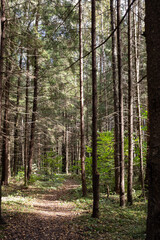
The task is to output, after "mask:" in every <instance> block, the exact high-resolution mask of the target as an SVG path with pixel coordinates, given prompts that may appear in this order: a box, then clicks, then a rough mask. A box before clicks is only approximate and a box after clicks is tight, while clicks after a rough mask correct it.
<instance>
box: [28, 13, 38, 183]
mask: <svg viewBox="0 0 160 240" xmlns="http://www.w3.org/2000/svg"><path fill="white" fill-rule="evenodd" d="M38 18H39V11H38V12H37V15H36V24H35V27H36V31H37V32H38ZM37 98H38V50H37V47H36V49H35V50H34V96H33V111H32V123H31V137H30V144H29V158H28V171H27V179H28V180H29V179H30V176H31V173H32V162H33V149H34V141H35V126H36V117H37Z"/></svg>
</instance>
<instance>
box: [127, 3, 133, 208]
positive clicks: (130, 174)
mask: <svg viewBox="0 0 160 240" xmlns="http://www.w3.org/2000/svg"><path fill="white" fill-rule="evenodd" d="M130 4H131V0H128V7H129V6H130ZM132 187H133V79H132V29H131V9H130V10H129V12H128V187H127V200H128V203H129V204H131V205H132V203H133V199H132Z"/></svg>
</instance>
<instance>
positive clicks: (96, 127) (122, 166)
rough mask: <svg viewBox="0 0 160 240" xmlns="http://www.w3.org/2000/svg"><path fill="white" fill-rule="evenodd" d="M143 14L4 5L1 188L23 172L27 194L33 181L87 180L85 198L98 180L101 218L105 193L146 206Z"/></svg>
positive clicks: (89, 5)
mask: <svg viewBox="0 0 160 240" xmlns="http://www.w3.org/2000/svg"><path fill="white" fill-rule="evenodd" d="M144 8H145V6H144V1H143V0H137V1H136V0H134V1H130V0H128V1H118V0H117V1H115V0H110V1H104V0H101V1H96V2H95V1H91V2H88V1H82V0H81V1H77V2H76V1H69V0H68V1H65V0H64V1H49V0H34V1H33V0H31V1H21V0H18V1H16V2H13V1H7V2H5V0H3V1H1V49H0V112H1V118H0V119H1V122H0V128H1V130H0V131H1V132H2V134H1V173H2V177H1V183H2V184H4V185H7V184H9V179H10V177H11V176H16V175H17V174H18V173H20V172H22V173H24V182H25V185H27V184H28V181H31V180H32V178H33V177H34V174H33V173H35V172H41V173H42V174H45V175H46V176H49V175H50V176H51V175H53V174H55V173H67V174H68V173H74V174H77V175H78V174H80V173H82V189H83V195H84V196H85V195H86V189H87V187H86V184H87V186H88V189H90V186H91V180H92V173H93V186H94V187H93V189H94V190H95V195H94V198H95V199H96V204H97V205H96V207H95V208H96V210H95V211H96V212H94V211H93V216H95V217H98V199H99V191H100V192H106V191H107V192H108V195H109V192H111V193H114V192H116V193H117V194H120V205H121V206H124V205H125V202H128V203H130V204H132V203H133V196H132V193H133V189H134V190H141V192H142V195H141V196H143V197H145V182H146V183H147V180H149V179H147V177H146V173H145V170H146V155H147V101H148V100H147V84H146V50H145V37H144V35H145V34H144V31H145V29H144V16H145V13H144ZM91 16H92V17H91ZM95 20H96V21H95ZM95 33H96V34H95ZM91 43H92V44H91ZM95 52H96V55H95ZM1 109H2V111H1ZM92 112H93V115H92ZM92 156H93V164H92ZM92 166H93V169H92ZM99 175H100V181H99ZM145 179H146V181H145ZM98 181H99V183H98ZM99 186H100V189H99ZM125 191H127V201H126V199H125Z"/></svg>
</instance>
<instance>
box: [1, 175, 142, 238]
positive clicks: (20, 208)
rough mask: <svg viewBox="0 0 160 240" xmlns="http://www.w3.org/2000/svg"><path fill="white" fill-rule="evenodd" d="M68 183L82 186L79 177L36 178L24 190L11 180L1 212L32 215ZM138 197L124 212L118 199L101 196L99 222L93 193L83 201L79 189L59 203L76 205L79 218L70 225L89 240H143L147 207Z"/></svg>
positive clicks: (111, 196) (68, 193)
mask: <svg viewBox="0 0 160 240" xmlns="http://www.w3.org/2000/svg"><path fill="white" fill-rule="evenodd" d="M35 179H36V181H35ZM67 179H69V180H71V181H72V180H73V181H74V182H77V183H80V182H79V178H78V177H75V176H66V175H61V174H59V175H54V176H53V178H51V179H48V178H47V177H46V176H44V175H37V176H34V177H33V178H31V181H30V184H29V186H27V187H24V186H23V185H22V182H21V183H20V181H21V180H20V181H19V182H18V181H15V179H12V181H11V184H10V185H9V186H7V187H3V198H2V209H3V213H4V215H8V214H11V213H12V212H21V213H23V212H25V211H27V212H28V211H32V208H33V206H32V204H33V200H34V199H37V198H41V197H42V196H43V194H45V193H47V191H50V190H56V189H57V188H58V187H60V186H61V185H62V184H63V182H64V181H65V180H67ZM136 194H137V195H136ZM139 195H140V193H138V192H135V194H134V204H133V205H132V206H126V207H124V208H121V207H119V197H118V196H117V195H115V194H113V195H110V197H109V198H107V195H106V194H104V193H103V194H100V202H99V203H100V217H99V219H95V218H92V217H91V214H92V193H91V191H89V193H88V195H87V197H82V192H81V187H80V186H78V187H77V188H75V189H71V190H69V191H68V192H66V193H65V194H64V195H62V196H61V199H59V200H61V201H62V202H71V203H74V206H75V207H74V211H75V212H77V215H76V217H75V218H74V219H73V221H72V223H71V224H73V228H74V227H76V228H77V229H78V232H79V234H80V235H82V236H83V237H84V238H85V239H86V240H87V239H88V240H92V239H96V240H101V239H104V240H110V239H111V240H134V239H137V240H144V239H145V225H146V208H147V207H146V205H147V204H146V202H145V201H144V200H143V199H142V198H139V197H138V196H139ZM1 228H3V226H1Z"/></svg>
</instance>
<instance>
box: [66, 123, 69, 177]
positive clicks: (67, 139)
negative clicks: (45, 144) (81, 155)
mask: <svg viewBox="0 0 160 240" xmlns="http://www.w3.org/2000/svg"><path fill="white" fill-rule="evenodd" d="M65 136H66V145H65V147H66V166H65V167H66V174H68V167H69V158H68V157H69V155H68V154H69V149H68V147H69V144H68V141H69V138H68V126H67V127H66V135H65Z"/></svg>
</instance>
